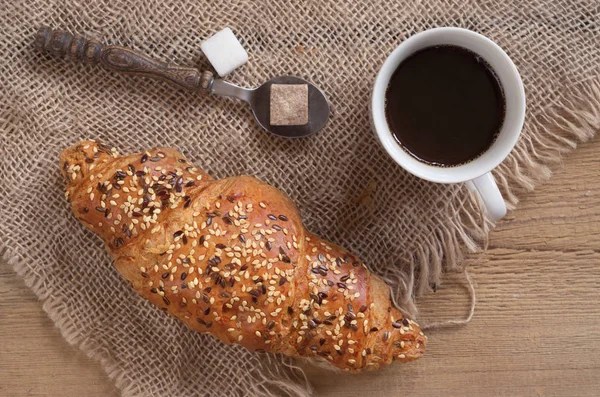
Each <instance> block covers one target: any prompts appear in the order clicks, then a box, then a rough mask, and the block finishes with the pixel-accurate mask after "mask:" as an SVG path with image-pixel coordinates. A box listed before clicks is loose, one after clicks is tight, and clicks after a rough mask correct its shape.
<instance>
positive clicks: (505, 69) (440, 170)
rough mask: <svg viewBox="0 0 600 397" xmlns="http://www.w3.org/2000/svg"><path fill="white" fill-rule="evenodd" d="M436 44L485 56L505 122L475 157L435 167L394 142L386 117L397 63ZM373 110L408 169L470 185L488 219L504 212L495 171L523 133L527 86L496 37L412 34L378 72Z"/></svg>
mask: <svg viewBox="0 0 600 397" xmlns="http://www.w3.org/2000/svg"><path fill="white" fill-rule="evenodd" d="M436 45H454V46H459V47H463V48H466V49H468V50H471V51H472V52H474V53H476V54H478V55H479V56H481V57H482V58H483V59H485V61H486V62H487V63H488V64H489V65H490V66H491V68H492V69H493V70H494V72H495V73H496V75H497V76H498V79H499V80H500V84H501V85H502V89H503V90H504V97H505V101H506V110H505V118H504V123H503V125H502V128H501V130H500V132H499V134H498V137H497V138H496V140H495V141H494V143H493V144H492V146H490V148H489V149H488V150H487V151H485V152H484V153H482V154H481V155H480V156H479V157H477V158H476V159H474V160H472V161H470V162H468V163H465V164H462V165H459V166H454V167H435V166H432V165H429V164H426V163H423V162H421V161H419V160H417V159H415V158H414V157H413V156H411V155H409V154H408V153H407V152H406V151H404V150H403V149H402V148H401V147H400V145H399V144H398V142H396V139H395V138H394V136H393V135H392V133H391V131H390V129H389V127H388V124H387V121H386V117H385V93H386V90H387V87H388V84H389V81H390V78H391V77H392V74H393V73H394V71H395V70H396V69H397V67H398V65H400V63H401V62H402V61H403V60H405V59H406V58H407V57H409V56H410V55H412V54H413V53H415V52H416V51H419V50H421V49H423V48H426V47H431V46H436ZM370 116H371V124H372V127H373V130H374V131H375V134H376V135H377V137H378V139H379V141H380V142H381V144H382V145H383V147H384V148H385V150H386V151H387V152H388V154H389V155H390V156H392V158H393V159H394V160H395V161H396V162H397V163H398V164H399V165H400V166H402V167H403V168H404V169H406V170H407V171H408V172H410V173H412V174H414V175H416V176H418V177H420V178H423V179H426V180H429V181H432V182H438V183H460V182H466V183H467V186H468V187H469V189H470V190H471V191H476V192H478V194H479V197H480V199H481V202H482V203H483V204H484V208H485V211H486V212H487V214H488V216H489V218H490V219H492V220H499V219H501V218H502V217H504V215H506V204H505V203H504V199H503V198H502V195H501V194H500V190H499V189H498V186H497V185H496V181H495V180H494V177H493V176H492V174H491V171H492V170H493V169H494V168H495V167H496V166H498V164H500V163H501V162H502V161H503V160H504V159H505V158H506V157H507V156H508V154H509V153H510V152H511V150H512V149H513V147H514V146H515V144H516V143H517V140H518V139H519V135H520V133H521V129H522V127H523V121H524V119H525V90H524V89H523V82H522V81H521V76H520V75H519V72H518V71H517V68H516V67H515V65H514V64H513V62H512V61H511V60H510V58H509V57H508V55H506V53H505V52H504V51H503V50H502V48H500V47H499V46H498V45H497V44H496V43H494V42H493V41H491V40H490V39H488V38H486V37H485V36H482V35H480V34H478V33H475V32H473V31H470V30H466V29H460V28H451V27H447V28H435V29H430V30H426V31H424V32H421V33H418V34H416V35H414V36H412V37H410V38H409V39H407V40H406V41H404V42H402V43H401V44H400V45H399V46H398V47H397V48H396V49H395V50H394V51H393V52H392V53H391V54H390V55H389V56H388V58H387V59H386V60H385V62H384V64H383V66H382V67H381V69H380V71H379V73H378V74H377V78H376V80H375V85H374V87H373V96H372V98H371V114H370Z"/></svg>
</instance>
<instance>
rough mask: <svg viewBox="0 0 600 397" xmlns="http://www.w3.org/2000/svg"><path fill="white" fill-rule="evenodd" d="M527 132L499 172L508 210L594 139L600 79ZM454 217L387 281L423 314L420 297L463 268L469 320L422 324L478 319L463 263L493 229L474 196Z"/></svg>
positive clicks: (407, 307)
mask: <svg viewBox="0 0 600 397" xmlns="http://www.w3.org/2000/svg"><path fill="white" fill-rule="evenodd" d="M524 128H525V131H524V133H523V134H522V136H521V138H520V139H519V142H518V143H517V145H516V146H515V148H514V150H513V153H512V154H511V156H510V157H509V158H508V159H507V160H506V161H504V162H503V163H502V164H501V165H500V166H499V167H498V169H496V170H495V171H494V172H493V173H494V177H495V179H496V182H497V183H498V186H499V187H500V190H501V191H502V194H503V196H504V199H505V201H506V203H507V207H508V208H509V209H511V210H512V209H515V208H516V207H517V204H518V203H519V196H520V195H522V194H523V193H525V192H528V191H532V190H533V189H534V188H535V186H536V185H537V184H539V183H541V182H543V181H545V180H547V179H548V178H550V176H551V175H552V170H551V168H552V167H553V166H555V165H556V164H560V162H561V156H562V155H565V154H567V153H569V152H571V151H572V150H574V149H575V148H576V147H577V144H578V143H583V142H586V141H588V140H590V139H592V138H593V137H594V136H595V134H596V133H597V132H598V131H599V130H600V80H594V81H590V82H589V83H588V84H582V85H580V86H578V87H574V89H573V90H572V91H570V93H564V94H563V95H561V96H559V99H558V100H557V101H555V102H554V103H553V104H551V105H550V106H548V107H547V108H545V109H543V110H542V111H541V112H540V113H539V114H538V115H536V116H535V117H529V118H528V119H527V120H526V125H525V127H524ZM465 197H466V199H464V200H463V201H462V203H461V204H463V205H462V206H460V207H459V208H457V212H458V213H457V214H456V215H457V216H456V217H455V219H448V220H449V222H448V223H447V224H446V226H445V227H443V228H439V229H437V230H432V232H431V234H430V235H429V238H428V239H427V240H424V241H423V242H422V244H421V245H420V246H419V247H418V248H417V250H416V251H415V252H414V254H413V258H412V262H411V271H410V272H409V273H408V274H407V273H403V272H401V271H400V269H390V270H389V272H388V274H386V275H384V279H385V280H386V281H387V282H388V284H390V285H394V286H398V287H397V288H391V291H392V296H393V297H394V303H395V304H396V306H398V307H399V308H400V309H401V310H402V311H403V312H405V313H407V314H409V315H411V316H412V317H414V318H418V310H417V305H416V300H417V298H418V297H419V296H422V295H424V294H426V293H428V292H430V291H432V290H433V289H434V288H436V286H439V285H440V284H441V283H442V277H441V276H442V274H443V273H444V272H462V273H463V274H464V276H465V282H466V284H467V291H468V293H469V295H470V297H469V309H468V311H467V313H468V314H467V316H466V317H465V318H464V319H453V320H448V321H447V322H434V323H429V324H427V323H426V322H422V324H421V325H422V326H423V327H424V329H432V328H439V327H444V326H446V325H449V326H453V325H462V324H466V323H468V322H469V321H470V320H471V318H472V317H473V313H474V309H475V303H476V297H475V290H474V288H473V282H472V280H471V277H470V275H469V273H468V272H467V269H466V268H465V266H463V265H462V264H461V261H462V259H463V258H464V254H465V252H464V251H463V249H461V246H462V247H464V249H466V251H467V252H468V253H474V252H477V251H478V250H480V249H486V248H487V245H488V234H489V231H490V230H491V229H492V228H493V227H494V223H493V222H492V221H490V220H489V219H488V218H487V217H486V216H485V215H483V212H482V211H481V209H480V207H479V201H478V199H477V197H476V196H475V195H474V194H468V195H465Z"/></svg>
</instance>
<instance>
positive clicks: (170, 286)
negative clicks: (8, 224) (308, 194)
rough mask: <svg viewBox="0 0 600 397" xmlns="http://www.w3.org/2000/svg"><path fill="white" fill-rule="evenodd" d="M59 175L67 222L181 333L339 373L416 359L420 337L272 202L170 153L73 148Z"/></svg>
mask: <svg viewBox="0 0 600 397" xmlns="http://www.w3.org/2000/svg"><path fill="white" fill-rule="evenodd" d="M60 165H61V169H62V172H63V174H64V176H65V178H66V180H67V188H66V198H67V199H68V200H69V201H70V203H71V206H72V210H73V213H74V214H75V216H76V217H77V218H78V219H79V220H80V221H81V222H82V223H83V224H84V225H86V226H87V227H88V228H89V229H90V230H92V231H93V232H95V233H96V234H98V235H99V236H100V237H102V238H103V239H104V241H105V243H106V246H107V249H108V251H109V252H110V254H111V256H112V258H113V259H114V264H115V266H116V268H117V270H118V271H119V273H120V274H121V275H122V276H123V277H124V278H125V279H127V280H129V281H130V282H131V285H132V286H133V288H134V289H135V290H136V291H137V292H138V293H139V294H140V295H142V296H143V297H144V298H146V299H148V300H149V301H150V302H152V303H153V304H155V305H156V306H158V307H159V308H161V309H163V310H165V311H167V312H168V313H170V314H172V315H174V316H176V317H177V318H179V319H180V320H182V321H183V322H185V323H186V324H187V326H188V327H190V328H191V329H193V330H196V331H199V332H205V333H210V334H212V335H213V336H214V337H216V338H218V339H220V340H221V341H223V342H224V343H228V344H230V343H238V344H240V345H242V346H244V347H246V348H247V349H249V350H253V351H268V352H273V353H283V354H286V355H289V356H302V357H320V358H322V359H324V360H326V361H328V362H330V363H331V364H333V365H334V366H336V367H338V368H341V369H344V370H347V371H351V372H359V371H361V370H371V369H377V368H379V367H382V366H384V365H387V364H389V363H391V362H392V360H398V361H410V360H413V359H416V358H419V357H421V356H422V354H423V352H424V350H425V344H426V341H427V338H426V337H425V336H424V335H423V333H422V332H421V329H420V328H419V326H418V325H417V324H416V323H414V322H413V321H411V320H410V319H407V318H405V317H404V316H403V315H402V313H400V311H398V310H397V309H396V308H394V307H393V305H392V304H391V301H390V293H389V289H388V288H387V287H386V285H385V283H384V282H383V281H382V280H381V279H380V278H378V277H377V276H375V275H373V274H371V273H370V272H369V271H368V270H367V268H366V267H365V266H364V264H363V263H362V262H361V261H360V260H359V259H358V258H357V257H355V256H354V255H352V254H350V253H349V252H348V251H346V250H344V249H343V248H341V247H338V246H337V245H335V244H332V243H329V242H327V241H324V240H322V239H320V238H319V237H316V236H314V235H313V234H311V233H309V232H308V231H307V230H306V229H305V228H304V226H303V225H302V222H301V219H300V215H299V213H298V210H297V208H296V206H295V204H294V203H293V202H292V201H291V200H290V198H288V197H287V196H286V195H285V194H284V193H282V192H281V191H279V190H278V189H276V188H274V187H272V186H270V185H267V184H265V183H263V182H261V181H259V180H257V179H255V178H253V177H250V176H238V177H231V178H225V179H221V180H214V179H212V178H211V177H210V176H209V175H208V174H206V173H205V172H204V171H202V170H200V169H198V168H196V167H194V166H193V165H192V164H190V163H189V162H188V161H187V160H186V159H185V158H184V157H183V156H182V155H181V154H180V153H179V152H177V151H176V150H174V149H169V148H156V149H151V150H148V151H146V152H144V153H139V154H132V155H128V156H119V155H118V153H117V151H116V149H114V148H112V149H111V148H109V147H107V146H105V145H103V144H99V143H96V142H94V141H83V142H81V143H79V144H77V145H75V146H73V147H70V148H68V149H66V150H64V151H63V152H62V153H61V155H60Z"/></svg>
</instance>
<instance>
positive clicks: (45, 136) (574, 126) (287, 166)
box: [0, 0, 600, 396]
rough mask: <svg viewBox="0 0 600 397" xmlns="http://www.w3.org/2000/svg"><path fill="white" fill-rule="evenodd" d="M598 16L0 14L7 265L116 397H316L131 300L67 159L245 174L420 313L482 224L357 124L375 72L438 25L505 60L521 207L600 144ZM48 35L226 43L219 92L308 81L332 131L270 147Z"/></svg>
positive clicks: (140, 7) (85, 7) (550, 11)
mask: <svg viewBox="0 0 600 397" xmlns="http://www.w3.org/2000/svg"><path fill="white" fill-rule="evenodd" d="M599 4H600V3H598V1H597V0H569V1H564V0H554V1H549V0H530V1H521V0H504V1H499V0H489V1H484V0H481V1H464V0H456V1H449V0H429V1H388V0H370V1H335V2H333V1H332V2H323V1H308V0H306V1H291V0H286V1H272V2H269V1H251V0H239V1H220V0H219V1H197V0H192V1H187V0H176V1H173V0H160V1H159V0H148V1H131V0H109V1H89V2H68V1H56V2H48V1H24V0H20V1H6V2H2V3H0V172H1V176H2V177H1V179H0V208H1V210H0V211H2V212H1V214H2V217H1V218H2V219H1V222H0V239H1V246H0V247H1V248H0V252H1V253H2V255H3V257H4V259H5V260H7V261H9V262H10V263H11V264H12V265H13V266H14V268H15V269H16V271H17V272H18V273H19V274H21V275H22V276H23V277H24V279H25V281H26V283H27V285H28V286H30V287H31V289H32V290H33V291H34V292H35V293H36V294H37V296H39V298H40V299H42V300H43V301H44V309H45V310H46V312H47V313H48V315H49V316H50V318H52V320H53V321H54V322H55V324H56V326H57V327H58V328H59V329H60V331H61V332H62V334H63V335H64V337H65V338H66V339H67V340H68V341H69V342H70V343H72V344H74V345H76V346H78V347H79V348H80V349H82V350H83V351H85V352H86V353H87V354H88V355H89V356H91V357H93V358H94V359H96V360H98V361H100V363H101V364H102V366H103V368H104V369H105V370H106V372H107V373H108V375H109V376H110V377H111V378H113V379H114V380H115V381H116V384H117V387H118V388H119V389H120V390H121V391H122V393H123V395H125V396H196V395H211V396H236V395H262V394H267V393H270V394H271V395H285V394H291V395H304V394H308V393H310V386H309V385H308V384H307V383H306V380H305V378H304V376H303V374H302V373H301V371H299V370H298V369H292V368H290V367H289V365H291V363H292V361H291V360H289V359H283V358H281V357H277V356H271V355H269V354H262V355H261V354H253V353H248V352H246V351H245V350H244V349H242V348H240V347H226V346H223V345H222V344H220V343H219V342H216V341H215V340H213V339H212V338H211V337H210V336H203V335H200V334H196V333H193V332H191V331H189V330H188V329H186V327H185V326H183V325H182V324H180V323H178V322H177V321H175V320H174V319H171V318H169V317H167V316H166V315H164V314H163V313H161V312H160V311H159V310H157V309H155V308H154V307H151V306H150V304H148V303H147V302H145V301H144V300H142V299H141V298H139V297H138V296H137V295H136V294H135V293H134V292H133V291H132V290H131V289H130V288H129V287H128V286H127V283H125V282H124V281H123V280H121V278H120V277H119V275H118V274H117V272H116V271H115V270H114V269H113V267H112V266H111V263H110V260H109V258H108V256H107V255H106V253H105V251H104V248H103V247H102V244H101V242H100V241H99V240H98V239H97V238H95V237H94V236H93V235H92V234H90V233H89V232H87V231H86V230H85V229H84V228H83V227H81V226H80V225H79V224H78V223H77V221H76V220H75V219H74V218H73V217H72V216H71V213H70V210H69V207H68V205H67V203H66V201H65V200H64V196H63V181H62V180H61V177H60V174H59V169H58V167H57V160H58V153H59V151H60V150H61V149H63V148H64V147H66V146H67V145H71V144H73V143H75V142H77V141H78V140H80V139H82V138H88V137H89V138H96V139H100V140H102V141H104V142H106V143H108V144H111V145H114V146H118V147H119V149H120V150H121V151H122V152H130V151H140V150H143V149H145V148H147V147H153V146H158V145H164V146H174V147H177V148H179V149H181V150H182V151H183V152H184V153H185V154H186V155H187V156H189V157H190V158H192V159H194V160H195V162H196V163H197V165H198V166H199V167H201V168H203V169H205V170H207V171H208V172H210V173H212V175H214V176H216V177H224V176H227V175H235V174H252V175H256V176H257V177H259V178H261V179H263V180H265V181H267V182H269V183H271V184H273V185H275V186H278V187H280V188H281V189H283V190H284V191H285V192H287V193H288V194H289V195H290V196H291V197H292V198H294V199H295V200H296V202H297V203H298V205H299V207H300V209H301V211H302V214H303V216H304V219H305V221H306V225H307V226H308V227H309V228H310V229H311V230H313V231H315V232H317V233H318V234H320V235H322V236H323V237H326V238H329V239H331V240H333V241H335V242H338V243H340V244H343V245H345V246H346V247H348V248H350V249H352V250H354V251H356V252H357V253H359V254H360V255H361V256H362V257H363V258H364V259H365V260H366V262H367V263H368V264H369V265H370V267H371V269H373V270H374V271H376V272H377V273H379V274H380V275H382V276H384V277H385V278H386V280H387V281H388V282H389V283H390V285H391V286H392V287H393V289H394V291H396V295H397V298H398V302H399V303H400V304H401V306H403V307H404V308H405V310H408V311H410V312H414V306H413V302H414V297H415V296H418V295H419V294H422V293H425V292H427V291H428V290H429V289H430V288H431V286H433V285H434V284H439V283H440V281H441V280H440V276H441V274H442V271H443V270H453V269H456V268H457V267H458V265H459V260H460V256H461V247H466V248H467V249H475V248H476V246H477V244H478V243H481V242H484V241H485V237H486V235H487V232H488V229H489V227H490V226H491V224H489V223H488V222H487V221H486V220H485V219H484V217H483V216H482V215H481V212H480V209H479V207H478V205H477V203H476V200H474V199H473V197H471V196H470V195H469V193H468V191H467V189H466V188H465V187H464V186H461V185H452V186H444V185H437V184H432V183H428V182H425V181H422V180H419V179H417V178H415V177H413V176H411V175H409V174H407V173H406V172H404V171H403V170H402V169H401V168H400V167H399V166H397V165H396V164H395V163H394V162H393V161H392V160H391V159H390V158H389V157H388V156H387V155H386V153H385V152H384V151H383V150H382V149H381V148H380V147H379V146H378V144H377V143H376V140H375V138H374V135H373V134H372V133H371V131H370V130H369V122H368V114H367V110H368V100H369V94H370V87H371V84H372V82H373V80H374V77H375V74H376V72H377V70H378V68H379V67H380V65H381V64H382V63H383V60H384V59H385V57H386V56H387V54H388V53H389V52H390V51H391V50H392V49H393V48H394V47H395V46H397V45H398V44H399V43H400V42H402V40H404V39H405V38H407V37H409V36H410V35H412V34H414V33H416V32H419V31H422V30H424V29H427V28H432V27H436V26H460V27H464V28H468V29H472V30H475V31H478V32H480V33H482V34H484V35H486V36H488V37H490V38H491V39H492V40H494V41H496V42H497V43H499V44H500V45H501V46H502V47H503V48H504V49H505V50H506V51H507V52H508V54H509V55H510V56H511V57H512V59H513V60H514V62H515V64H516V65H517V67H518V68H519V70H520V72H521V74H522V77H523V81H524V83H525V89H526V92H527V101H528V112H527V120H526V125H525V129H524V131H523V136H522V138H521V140H520V141H519V143H518V145H517V147H516V149H515V150H514V152H513V153H512V155H511V156H510V158H509V159H508V160H507V161H505V162H504V163H503V164H502V165H501V166H500V167H499V168H498V169H497V170H496V172H495V173H494V175H495V177H496V179H497V181H498V182H499V184H500V185H501V187H502V190H503V192H504V194H505V197H506V199H507V201H508V202H509V203H510V205H511V206H514V205H515V204H516V203H517V197H518V195H519V193H520V192H522V191H524V190H527V189H532V188H533V186H534V184H535V183H536V182H537V181H540V180H541V179H543V178H546V177H548V176H549V168H548V167H547V164H548V163H549V162H552V161H556V160H558V159H559V158H560V155H561V153H565V152H567V151H569V150H571V149H572V148H574V147H575V145H576V142H578V141H580V140H585V139H588V138H590V137H591V136H593V134H594V132H595V131H597V130H598V128H599V124H600V115H599V113H600V90H599V87H600V66H599V65H600V62H599V60H600V57H599V55H600V38H599V29H600V22H599V21H600V6H599ZM40 25H48V26H51V27H54V28H62V29H67V30H70V31H71V32H73V33H85V34H86V35H87V36H88V37H96V38H99V39H101V40H102V41H103V42H105V43H111V44H123V45H127V46H130V47H133V48H136V49H139V50H142V51H144V52H145V53H148V54H150V55H152V56H154V57H156V58H159V59H162V60H169V61H172V62H174V63H178V64H181V65H198V66H200V67H201V68H204V67H207V66H208V65H207V62H206V60H205V59H204V57H203V56H202V54H201V53H200V50H199V48H200V47H199V45H200V42H201V41H202V40H203V39H204V38H206V37H208V36H209V35H210V34H212V33H214V32H215V31H217V30H220V29H222V28H223V27H226V26H230V27H231V28H232V29H233V30H234V31H235V32H236V34H237V35H238V37H239V38H240V39H241V41H242V42H243V45H244V46H245V48H246V49H247V51H248V53H249V54H250V62H249V63H248V64H247V65H245V66H244V67H242V68H241V69H239V70H238V71H236V72H235V73H234V74H233V75H232V76H231V78H230V80H231V81H233V82H235V83H239V84H242V85H245V86H255V85H258V84H260V83H261V82H263V81H265V80H267V79H268V78H270V77H272V76H276V75H282V74H292V75H298V76H302V77H305V78H308V79H310V80H312V81H314V82H315V83H317V84H318V85H319V86H320V87H322V89H323V90H324V91H325V92H326V93H327V95H328V96H329V100H330V101H331V105H332V114H331V120H330V122H329V124H328V126H327V127H326V128H325V130H323V131H322V132H320V133H319V134H318V135H316V136H314V137H311V138H308V139H302V140H284V139H278V138H275V137H273V136H270V135H268V134H266V133H264V132H263V131H262V130H261V129H260V128H259V127H257V124H256V123H255V122H254V120H253V118H252V115H251V112H250V110H249V108H248V107H247V106H244V105H243V104H241V103H237V102H235V101H233V100H229V99H223V98H217V97H205V96H201V95H197V94H190V93H188V92H184V91H181V90H176V89H173V88H172V87H170V86H167V85H165V84H163V83H157V82H155V81H151V80H145V79H142V78H132V77H129V76H120V75H117V74H113V73H109V72H107V71H104V70H102V69H100V68H99V67H96V66H86V65H81V64H76V63H73V62H65V61H62V60H54V59H48V58H46V57H44V56H40V55H39V54H38V53H37V52H36V51H35V50H34V49H33V47H32V42H33V37H34V34H35V32H36V30H37V28H38V27H39V26H40ZM49 332H51V331H50V330H49ZM284 364H287V365H288V366H287V367H286V365H284Z"/></svg>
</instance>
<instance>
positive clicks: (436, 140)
mask: <svg viewBox="0 0 600 397" xmlns="http://www.w3.org/2000/svg"><path fill="white" fill-rule="evenodd" d="M385 98H386V107H385V114H386V118H387V122H388V126H389V128H390V130H391V132H392V134H393V135H394V137H395V138H396V140H397V141H398V143H399V144H400V146H402V147H403V148H404V150H405V151H406V152H408V153H410V154H411V155H412V156H414V157H415V158H417V159H418V160H420V161H422V162H425V163H428V164H432V165H437V166H455V165H460V164H463V163H466V162H468V161H471V160H473V159H475V158H477V157H478V156H479V155H480V154H482V153H483V152H485V151H486V150H487V149H488V148H489V147H490V146H491V145H492V143H493V142H494V140H495V139H496V136H497V135H498V132H499V131H500V128H501V127H502V123H503V122H504V113H505V109H504V104H505V102H504V93H503V92H502V86H501V85H500V82H499V81H498V78H497V77H496V74H495V73H494V71H493V70H492V69H491V68H490V66H489V65H488V64H487V63H486V62H485V61H484V60H483V59H482V58H481V57H480V56H479V55H477V54H475V53H473V52H471V51H469V50H466V49H464V48H461V47H455V46H435V47H429V48H425V49H423V50H420V51H418V52H416V53H414V54H413V55H411V56H410V57H409V58H407V59H406V60H404V61H403V62H402V63H401V64H400V66H398V69H396V71H395V72H394V74H393V75H392V78H391V80H390V83H389V86H388V89H387V92H386V94H385Z"/></svg>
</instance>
